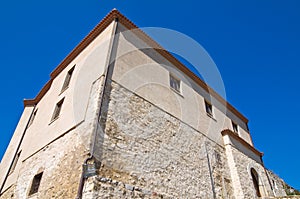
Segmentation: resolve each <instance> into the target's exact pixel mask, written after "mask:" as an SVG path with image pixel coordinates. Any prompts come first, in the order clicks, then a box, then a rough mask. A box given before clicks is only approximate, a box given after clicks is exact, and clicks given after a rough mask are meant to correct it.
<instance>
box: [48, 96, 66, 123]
mask: <svg viewBox="0 0 300 199" xmlns="http://www.w3.org/2000/svg"><path fill="white" fill-rule="evenodd" d="M63 103H64V99H62V100H60V101H59V102H58V103H57V104H56V106H55V109H54V113H53V116H52V120H51V121H53V120H55V119H57V118H58V116H59V114H60V112H61V108H62V105H63Z"/></svg>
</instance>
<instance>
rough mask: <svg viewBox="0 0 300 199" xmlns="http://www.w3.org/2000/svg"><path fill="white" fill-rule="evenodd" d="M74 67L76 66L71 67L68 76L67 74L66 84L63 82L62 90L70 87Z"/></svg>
mask: <svg viewBox="0 0 300 199" xmlns="http://www.w3.org/2000/svg"><path fill="white" fill-rule="evenodd" d="M74 68H75V66H73V68H71V69H70V70H69V71H68V73H67V76H66V78H65V81H64V84H63V87H62V89H61V91H64V90H66V89H67V88H68V87H69V84H70V81H71V77H72V74H73V71H74Z"/></svg>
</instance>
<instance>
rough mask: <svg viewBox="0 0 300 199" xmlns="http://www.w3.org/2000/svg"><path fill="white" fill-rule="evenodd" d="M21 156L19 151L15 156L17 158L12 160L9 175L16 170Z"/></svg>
mask: <svg viewBox="0 0 300 199" xmlns="http://www.w3.org/2000/svg"><path fill="white" fill-rule="evenodd" d="M20 156H21V151H20V152H19V153H18V154H17V156H16V157H15V158H14V160H13V162H12V165H11V168H10V170H9V174H12V173H13V172H14V170H15V169H16V166H17V163H18V161H19V158H20Z"/></svg>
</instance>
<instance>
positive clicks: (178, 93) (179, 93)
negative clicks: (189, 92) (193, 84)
mask: <svg viewBox="0 0 300 199" xmlns="http://www.w3.org/2000/svg"><path fill="white" fill-rule="evenodd" d="M170 89H171V90H172V91H173V92H175V93H176V94H177V95H179V96H180V97H182V98H184V97H183V95H182V94H181V92H179V91H177V90H175V89H174V88H172V87H170Z"/></svg>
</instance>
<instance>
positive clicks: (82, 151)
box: [0, 10, 286, 199]
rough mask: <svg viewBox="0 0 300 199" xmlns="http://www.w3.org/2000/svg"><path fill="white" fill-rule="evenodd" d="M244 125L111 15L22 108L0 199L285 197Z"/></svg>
mask: <svg viewBox="0 0 300 199" xmlns="http://www.w3.org/2000/svg"><path fill="white" fill-rule="evenodd" d="M247 123H248V120H247V118H245V117H244V116H243V115H242V114H241V113H239V112H238V111H237V110H236V109H235V108H234V107H233V106H231V105H230V104H229V103H228V102H226V101H225V100H224V99H223V98H222V97H220V95H218V94H217V93H216V92H215V91H214V90H213V89H211V88H210V87H209V86H207V85H206V84H205V83H204V82H203V81H202V80H201V79H200V78H198V77H197V76H196V75H195V74H193V73H192V72H191V71H190V70H189V69H188V68H187V67H186V66H184V65H183V64H182V63H180V62H179V61H178V60H177V59H176V58H174V57H173V56H172V55H171V54H170V53H169V52H167V51H166V50H164V49H163V48H161V47H160V46H159V45H158V44H157V43H156V42H155V41H153V40H152V39H151V38H150V37H148V36H147V35H146V34H145V33H144V32H142V31H141V30H140V29H138V28H137V27H136V26H135V25H134V24H133V23H132V22H131V21H129V20H128V19H127V18H126V17H124V16H123V15H122V14H120V13H119V12H118V11H117V10H113V11H112V12H110V13H109V14H108V15H107V16H106V17H105V18H104V19H103V20H102V21H101V22H100V23H99V24H98V25H97V26H96V27H95V28H94V29H93V30H92V31H91V32H90V34H89V35H88V36H87V37H86V38H85V39H84V40H83V41H82V42H81V43H80V44H79V45H78V46H77V47H76V48H75V49H74V50H73V51H72V52H71V53H70V54H69V55H68V56H67V57H66V58H65V59H64V60H63V61H62V62H61V64H60V65H59V66H58V67H57V68H56V69H55V70H54V71H53V72H52V73H51V78H50V80H49V81H48V82H47V84H46V85H45V86H44V87H43V88H42V90H41V91H40V92H39V93H38V95H37V96H36V98H35V99H32V100H25V101H24V111H23V114H22V116H21V118H20V121H19V123H18V125H17V127H16V130H15V132H14V135H13V137H12V139H11V142H10V144H9V147H8V148H7V151H6V153H5V155H4V157H3V159H2V161H1V165H0V171H1V172H0V185H1V196H0V198H1V199H6V198H18V199H19V198H24V199H25V198H85V199H89V198H228V199H229V198H230V199H231V198H235V199H239V198H259V197H265V198H266V197H269V198H270V197H280V196H285V195H286V193H285V190H284V187H283V183H282V182H283V181H282V180H281V179H280V178H278V177H277V176H276V175H274V174H273V173H272V172H269V171H268V170H267V169H266V168H265V167H264V164H263V161H262V156H263V154H262V153H261V152H259V151H258V150H257V149H256V148H255V147H254V146H253V142H252V139H251V135H250V133H249V129H248V125H247Z"/></svg>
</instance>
